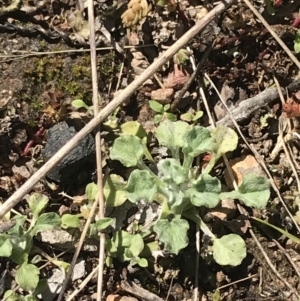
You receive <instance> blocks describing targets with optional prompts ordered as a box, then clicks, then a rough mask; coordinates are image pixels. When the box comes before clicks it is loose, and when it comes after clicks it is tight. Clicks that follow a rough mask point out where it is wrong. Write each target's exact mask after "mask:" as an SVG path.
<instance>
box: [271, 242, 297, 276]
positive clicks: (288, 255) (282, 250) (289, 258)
mask: <svg viewBox="0 0 300 301" xmlns="http://www.w3.org/2000/svg"><path fill="white" fill-rule="evenodd" d="M272 241H273V242H274V243H275V244H276V245H277V248H278V249H280V250H281V252H282V253H283V254H284V255H285V257H286V258H287V260H288V261H289V262H290V264H291V265H292V266H293V268H294V270H295V272H296V273H297V275H298V277H300V269H299V266H298V264H297V263H296V262H295V261H294V259H293V258H292V257H291V256H290V254H288V253H287V251H286V250H285V249H284V248H283V247H282V245H281V244H280V243H279V242H278V241H277V240H276V239H272Z"/></svg>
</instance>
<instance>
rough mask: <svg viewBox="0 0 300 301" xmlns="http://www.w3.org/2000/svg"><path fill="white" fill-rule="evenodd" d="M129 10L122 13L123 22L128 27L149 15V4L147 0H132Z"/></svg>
mask: <svg viewBox="0 0 300 301" xmlns="http://www.w3.org/2000/svg"><path fill="white" fill-rule="evenodd" d="M127 7H128V8H127V10H126V11H125V12H124V13H123V14H122V16H121V18H122V23H123V24H124V26H126V27H130V26H132V25H136V24H137V23H138V22H139V20H140V19H142V18H144V17H146V16H147V14H148V12H149V6H148V3H147V1H146V0H131V1H130V2H129V3H128V6H127Z"/></svg>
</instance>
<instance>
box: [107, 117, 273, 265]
mask: <svg viewBox="0 0 300 301" xmlns="http://www.w3.org/2000/svg"><path fill="white" fill-rule="evenodd" d="M156 138H157V140H158V142H159V144H160V145H162V146H164V147H167V148H168V149H169V151H170V154H171V158H165V159H161V160H160V161H159V162H158V163H157V166H156V169H153V168H151V169H149V168H148V166H147V165H146V164H145V162H144V161H143V159H144V157H145V153H147V152H145V148H146V146H145V144H143V142H142V140H141V139H140V138H139V137H137V136H134V135H128V136H121V137H118V138H117V139H116V140H115V141H114V144H113V147H112V149H111V152H110V157H111V159H113V160H118V161H120V162H121V163H122V164H123V165H124V166H126V167H129V168H133V167H137V168H136V169H134V170H133V171H132V172H131V174H130V176H129V178H128V181H127V182H126V181H125V183H124V180H123V179H122V183H123V185H122V187H120V185H118V181H116V178H115V177H114V178H111V179H112V180H111V181H110V186H109V187H106V189H107V190H109V191H110V192H109V193H108V191H107V192H106V195H107V196H109V206H114V203H116V205H120V202H119V199H120V198H119V197H120V195H122V197H123V199H124V200H126V199H127V200H129V201H130V202H132V203H137V202H138V201H140V200H144V201H146V202H153V201H155V202H157V203H160V205H161V213H160V216H159V218H158V219H157V221H156V222H155V224H154V226H153V227H152V231H154V232H155V233H156V235H157V237H158V239H159V241H160V242H161V243H163V245H164V250H166V251H168V252H170V253H173V254H178V253H179V252H180V250H182V249H183V248H185V247H186V246H187V245H188V242H189V241H188V233H187V232H188V230H189V223H188V222H187V219H189V220H192V221H194V222H195V223H196V224H197V225H198V226H199V227H200V229H201V230H202V231H203V232H204V233H205V234H206V235H207V236H208V237H210V239H211V241H212V247H211V250H210V252H211V253H212V255H213V258H214V260H215V261H216V262H217V263H218V264H220V265H231V266H237V265H239V264H240V263H241V262H242V260H243V259H244V258H245V257H246V245H245V242H244V240H243V239H242V238H241V237H240V236H239V235H236V234H229V235H224V236H222V237H220V238H218V237H216V236H215V235H214V234H213V233H212V232H211V231H210V229H209V227H208V226H207V225H206V224H205V223H204V222H203V220H202V218H201V216H199V215H198V210H197V208H198V207H203V206H205V207H207V208H214V207H216V206H217V205H218V204H219V202H220V200H222V199H226V198H232V199H239V200H240V201H241V202H243V203H244V204H245V205H246V206H249V207H255V208H262V207H265V206H266V204H267V202H268V199H269V196H270V189H269V182H268V181H267V179H265V178H264V177H258V176H256V175H251V174H250V175H247V176H245V178H244V181H243V183H242V184H241V185H240V187H239V188H238V190H236V191H232V192H222V191H221V183H220V181H219V179H217V178H216V177H213V176H211V175H210V174H209V173H210V172H211V170H212V168H213V167H214V165H215V164H216V162H217V161H218V159H219V158H221V157H222V156H223V155H224V154H225V153H227V152H230V151H233V150H234V149H235V148H236V146H237V143H238V137H237V135H236V133H235V132H234V131H233V130H232V129H230V128H227V127H224V126H219V127H217V128H216V129H214V130H212V131H209V130H208V129H206V128H204V127H201V126H196V125H189V124H188V123H186V122H183V121H176V122H172V121H170V120H165V121H164V122H162V123H161V124H160V125H159V126H158V127H157V129H156ZM148 152H149V151H148ZM207 152H209V153H211V160H210V162H209V164H208V165H207V166H206V168H205V169H204V170H203V171H202V173H201V174H200V175H199V174H198V172H196V171H195V168H194V167H193V161H194V159H195V157H197V156H199V155H201V154H205V153H207ZM154 170H156V172H154ZM111 176H112V175H111ZM108 188H109V189H108ZM114 196H117V197H116V198H115V199H114Z"/></svg>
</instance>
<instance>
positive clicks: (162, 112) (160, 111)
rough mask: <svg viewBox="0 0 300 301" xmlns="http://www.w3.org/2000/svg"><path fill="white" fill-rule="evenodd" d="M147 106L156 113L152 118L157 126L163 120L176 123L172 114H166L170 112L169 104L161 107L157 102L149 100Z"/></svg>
mask: <svg viewBox="0 0 300 301" xmlns="http://www.w3.org/2000/svg"><path fill="white" fill-rule="evenodd" d="M149 106H150V108H151V109H152V110H153V111H154V112H155V113H157V114H156V115H155V116H154V119H153V121H154V123H155V124H158V123H160V122H161V121H163V120H165V119H169V120H171V121H176V119H177V118H176V115H174V114H172V113H168V111H169V110H170V107H171V106H170V104H166V105H164V106H163V105H162V104H160V103H159V102H157V101H155V100H150V101H149Z"/></svg>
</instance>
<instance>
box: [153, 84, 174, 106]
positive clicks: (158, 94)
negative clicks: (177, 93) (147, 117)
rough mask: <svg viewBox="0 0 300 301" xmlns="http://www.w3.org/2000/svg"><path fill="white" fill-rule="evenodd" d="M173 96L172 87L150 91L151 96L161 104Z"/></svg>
mask: <svg viewBox="0 0 300 301" xmlns="http://www.w3.org/2000/svg"><path fill="white" fill-rule="evenodd" d="M173 97H174V90H173V89H172V88H166V89H157V90H154V91H152V92H151V98H152V99H155V100H156V101H158V102H159V103H161V104H162V105H165V104H168V103H170V102H171V101H172V99H173Z"/></svg>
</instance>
